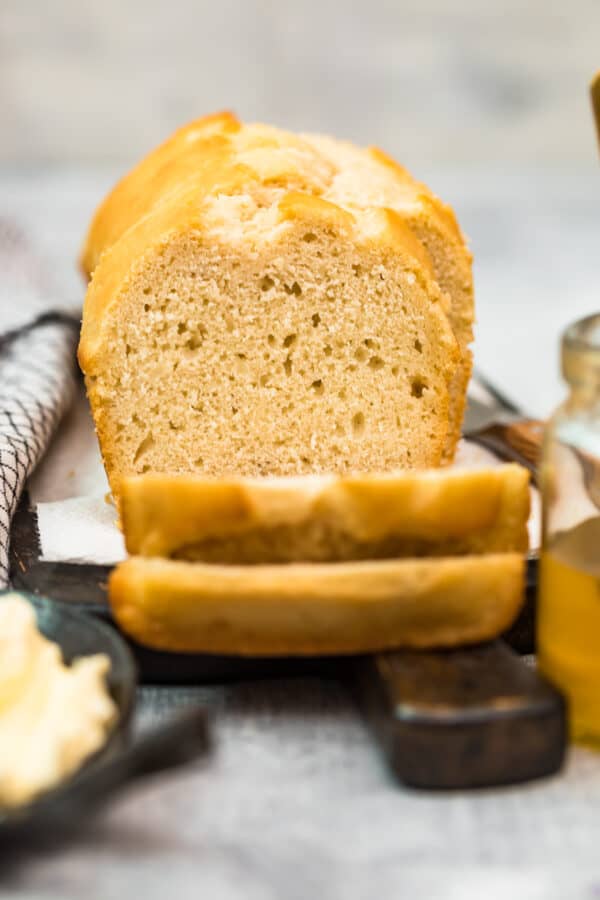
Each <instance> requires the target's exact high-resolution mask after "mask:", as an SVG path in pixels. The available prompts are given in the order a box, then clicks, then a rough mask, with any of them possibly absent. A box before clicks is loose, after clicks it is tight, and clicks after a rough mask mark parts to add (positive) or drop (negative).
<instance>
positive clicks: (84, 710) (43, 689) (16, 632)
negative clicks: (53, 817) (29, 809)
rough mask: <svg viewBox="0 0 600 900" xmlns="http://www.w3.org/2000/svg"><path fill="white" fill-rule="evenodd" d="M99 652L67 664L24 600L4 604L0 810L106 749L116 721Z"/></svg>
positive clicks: (105, 662) (0, 606)
mask: <svg viewBox="0 0 600 900" xmlns="http://www.w3.org/2000/svg"><path fill="white" fill-rule="evenodd" d="M109 667H110V662H109V659H108V657H107V656H105V655H103V654H98V655H95V656H88V657H83V658H81V659H78V660H75V662H74V663H73V664H72V665H70V666H66V665H65V664H64V662H63V659H62V655H61V651H60V648H59V647H58V646H57V644H55V643H53V642H52V641H49V640H47V639H46V638H45V637H44V636H43V635H42V634H40V632H39V631H38V628H37V623H36V616H35V611H34V610H33V608H32V607H31V606H30V604H29V603H27V601H26V600H24V599H23V598H22V597H20V596H19V595H18V594H6V595H5V596H4V597H3V598H1V599H0V806H16V805H18V804H21V803H26V802H27V801H29V800H31V799H32V798H33V797H35V796H36V794H38V793H40V792H41V791H43V790H46V789H48V788H50V787H52V786H54V785H56V784H57V783H58V782H60V781H62V780H63V779H64V778H66V777H67V776H68V775H70V774H71V773H73V772H74V771H75V770H76V769H77V768H79V766H80V765H81V764H82V762H83V761H84V760H85V759H86V758H87V757H88V756H90V755H91V754H92V753H94V752H95V751H96V750H98V749H99V748H100V747H101V746H102V744H103V743H104V742H105V740H106V736H107V732H108V730H109V728H110V726H111V724H112V723H113V721H114V719H115V717H116V706H115V704H114V702H113V700H112V699H111V697H110V694H109V692H108V689H107V685H106V674H107V672H108V670H109Z"/></svg>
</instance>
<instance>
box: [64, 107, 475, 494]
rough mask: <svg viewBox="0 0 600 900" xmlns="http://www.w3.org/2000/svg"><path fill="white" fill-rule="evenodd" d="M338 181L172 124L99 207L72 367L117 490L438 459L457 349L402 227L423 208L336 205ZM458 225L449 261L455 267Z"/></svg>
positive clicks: (446, 446) (314, 150) (324, 167)
mask: <svg viewBox="0 0 600 900" xmlns="http://www.w3.org/2000/svg"><path fill="white" fill-rule="evenodd" d="M365 152H366V151H365ZM376 164H377V165H379V166H380V168H381V170H382V171H386V172H387V169H386V168H385V166H384V164H383V163H376ZM341 170H342V164H341V162H340V163H339V164H338V163H336V162H335V161H332V160H331V159H329V158H328V156H327V155H326V154H324V153H323V152H320V151H319V149H318V147H316V146H315V145H314V144H313V143H311V142H310V140H307V139H304V138H302V137H300V136H297V135H292V134H288V133H286V132H282V131H279V130H277V129H274V128H268V127H266V126H259V125H248V126H242V125H241V124H240V123H239V122H237V120H236V119H235V118H234V117H232V116H230V115H222V116H217V117H212V118H211V119H208V120H204V121H201V122H197V123H192V125H190V126H187V127H186V128H185V129H182V130H181V131H180V132H179V133H178V134H177V135H175V136H174V137H173V138H172V139H170V140H169V141H168V142H167V143H166V144H164V145H163V146H162V147H161V148H159V149H158V150H157V151H155V152H154V153H152V154H150V156H149V157H148V158H147V159H146V160H145V161H144V162H143V163H141V164H140V166H139V167H137V168H136V169H135V170H134V171H133V172H132V173H130V175H129V176H127V177H126V178H125V179H124V180H123V181H122V182H121V183H120V184H119V185H118V186H117V188H116V189H115V190H114V191H113V192H112V194H111V195H110V197H109V198H108V199H107V201H106V202H105V203H104V204H103V205H102V207H101V209H100V210H99V211H98V214H97V216H96V218H95V221H94V224H93V225H92V228H91V230H90V234H89V238H88V243H87V247H86V251H85V253H84V257H85V263H84V264H85V267H86V268H87V269H88V270H91V269H94V274H93V278H92V280H91V282H90V285H89V289H88V293H87V296H86V301H85V307H84V315H83V328H82V337H81V344H80V350H79V358H80V362H81V365H82V368H83V369H84V372H85V375H86V385H87V389H88V394H89V398H90V402H91V406H92V412H93V415H94V419H95V423H96V429H97V432H98V437H99V441H100V446H101V450H102V454H103V458H104V462H105V466H106V469H107V473H108V476H109V481H110V483H111V488H112V489H113V492H114V493H115V495H117V497H118V494H119V482H120V479H121V478H122V477H124V476H127V475H132V474H139V473H143V472H156V471H168V472H171V473H193V472H199V473H202V474H205V475H210V476H223V475H228V474H232V473H235V474H237V475H251V476H257V475H264V474H278V475H282V474H306V473H310V472H338V473H342V472H350V471H362V470H370V471H375V470H382V471H389V470H391V469H394V468H398V467H400V466H402V467H406V468H423V467H427V466H436V465H439V464H440V463H441V462H443V461H446V460H447V459H448V458H449V456H451V452H452V451H453V448H454V444H455V443H456V435H454V432H453V428H454V426H453V425H452V422H453V417H454V413H453V412H452V410H453V409H454V408H455V407H456V399H455V398H454V394H453V392H454V387H453V386H454V384H455V380H456V378H457V374H458V372H459V369H461V367H462V365H463V356H464V354H462V355H461V348H460V341H458V340H457V338H456V337H455V333H454V328H453V326H452V323H451V322H450V321H449V318H448V316H449V315H452V309H453V305H454V301H453V300H452V299H451V298H450V299H449V296H448V291H447V290H446V289H443V290H442V289H440V286H439V284H438V281H437V276H436V266H437V268H438V270H439V272H441V268H440V267H439V265H438V264H437V263H435V264H434V262H433V260H432V257H431V255H430V253H429V252H428V250H427V248H426V247H425V245H424V240H423V239H422V238H421V239H420V238H419V237H418V236H417V231H418V228H417V227H416V224H415V223H416V219H415V223H413V222H412V218H411V216H413V213H414V210H415V209H419V208H420V207H419V203H420V202H421V201H419V202H416V201H415V204H413V207H414V208H413V207H410V204H409V205H408V206H406V209H405V210H404V212H405V213H406V215H404V214H403V213H401V212H399V210H400V209H401V207H402V204H401V203H400V200H399V199H398V196H397V195H399V193H400V192H399V191H398V190H397V191H396V194H395V195H394V196H393V197H392V193H391V191H389V192H388V193H384V194H382V195H381V196H373V198H370V197H369V198H362V197H361V195H360V193H359V192H357V194H356V196H355V197H354V200H353V202H351V200H350V199H349V200H348V201H344V202H342V200H341V199H340V200H339V201H338V202H336V201H335V199H334V196H335V190H334V189H335V184H336V178H337V176H338V174H339V173H340V171H341ZM390 171H391V170H390ZM394 179H396V180H394ZM398 179H399V176H397V177H396V176H393V177H390V179H389V180H390V184H394V185H396V183H397V181H398ZM406 184H407V185H408V186H409V187H410V185H413V184H415V185H416V183H413V182H412V181H411V180H410V179H409V178H408V176H406ZM407 190H408V188H407ZM410 190H412V191H413V194H414V193H415V191H416V193H417V195H418V194H419V189H418V186H414V187H410ZM330 191H333V193H331V195H330V193H329V192H330ZM419 196H420V195H419ZM392 201H393V202H392ZM427 202H428V203H429V202H430V201H429V200H427ZM423 203H425V201H423ZM431 203H433V201H431ZM431 203H430V205H431ZM409 207H410V208H409ZM433 208H435V209H436V210H437V206H436V205H435V203H433ZM411 209H412V210H413V211H412V212H411V211H410V210H411ZM440 209H441V207H440ZM415 215H416V213H415ZM432 216H433V213H432ZM435 216H437V219H436V221H438V219H439V221H440V222H442V220H443V221H446V219H445V218H444V216H443V215H442V213H441V212H440V211H439V210H438V211H437V212H436V214H435ZM435 216H434V218H435ZM417 218H418V217H417ZM446 218H447V217H446ZM419 221H421V219H419ZM424 221H425V220H424V219H423V222H422V223H421V224H423V223H424ZM432 221H433V219H432ZM411 223H412V224H411ZM440 227H441V226H440ZM423 228H424V230H426V229H425V226H424V224H423ZM448 228H449V226H448ZM450 232H451V229H449V231H448V233H450ZM431 233H432V234H433V232H431ZM427 234H429V232H427ZM457 234H458V237H456V235H455V236H454V237H453V241H454V243H453V244H451V245H450V244H448V246H449V248H450V249H449V250H448V255H449V257H451V256H453V254H454V253H456V254H458V255H459V256H460V257H461V259H462V260H463V261H464V260H467V265H468V260H469V256H468V251H467V250H466V248H465V247H464V245H463V244H462V242H461V241H462V239H461V238H460V234H459V233H458V232H457ZM431 246H432V250H433V251H434V255H436V258H437V257H438V256H439V253H438V252H437V251H435V248H434V247H433V244H432V245H431ZM436 246H437V245H436ZM453 248H454V249H453ZM438 249H439V248H438ZM440 252H441V251H440ZM440 258H441V257H440ZM440 277H441V275H440ZM461 370H462V369H461ZM450 445H451V446H450Z"/></svg>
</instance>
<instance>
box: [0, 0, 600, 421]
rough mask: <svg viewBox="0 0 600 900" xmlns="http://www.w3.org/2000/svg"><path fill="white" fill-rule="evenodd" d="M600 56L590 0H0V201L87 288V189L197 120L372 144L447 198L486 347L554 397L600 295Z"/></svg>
mask: <svg viewBox="0 0 600 900" xmlns="http://www.w3.org/2000/svg"><path fill="white" fill-rule="evenodd" d="M599 67H600V3H599V2H598V0H572V2H570V3H568V4H565V3H561V4H559V3H555V2H551V0H524V2H523V0H521V2H519V0H507V2H481V0H455V2H453V3H448V2H444V0H354V2H346V3H344V2H339V0H303V2H301V3H297V2H291V0H246V2H243V0H240V2H235V0H219V2H214V0H211V2H207V0H170V2H168V3H165V2H156V0H144V2H142V0H129V2H127V0H102V2H99V3H86V2H84V0H52V2H51V3H49V2H46V0H0V191H1V193H0V213H2V212H3V211H4V213H8V214H10V215H12V216H13V217H17V218H19V219H20V220H22V221H23V222H24V223H25V226H26V227H27V228H28V229H29V230H30V231H32V233H34V235H35V238H36V240H37V241H39V243H40V247H41V249H42V251H43V252H44V253H45V254H46V255H47V256H48V257H49V259H50V260H51V261H52V263H53V268H54V269H55V275H56V284H57V290H58V291H59V292H60V294H61V296H63V297H64V298H65V302H67V301H68V302H69V303H76V302H80V299H81V294H82V288H81V284H80V283H79V281H78V280H77V276H76V274H75V269H74V264H73V261H74V259H75V256H76V254H77V251H78V246H79V244H80V242H81V239H82V235H83V230H84V228H85V225H86V222H87V220H88V218H89V216H90V214H91V212H92V210H93V207H94V206H95V205H96V203H98V202H99V200H100V199H101V196H102V194H103V192H104V191H105V190H106V189H107V188H108V187H109V185H110V184H111V182H112V180H113V179H114V178H115V177H116V176H117V175H119V174H120V173H122V172H123V171H124V170H125V169H127V168H128V167H130V166H131V165H132V164H133V163H134V162H135V161H136V160H137V159H138V158H139V157H140V156H141V155H143V154H144V152H146V151H147V150H148V149H149V148H150V147H152V146H153V145H154V144H156V143H157V142H159V141H160V140H162V139H163V138H164V137H165V136H166V135H168V133H169V132H170V131H172V130H173V129H174V128H175V127H176V126H178V125H180V124H182V123H184V122H185V121H187V120H189V119H191V118H194V117H196V116H199V115H202V114H205V113H208V112H211V111H215V110H217V109H222V108H231V109H234V110H235V111H236V112H237V113H238V115H240V116H241V117H243V118H245V119H249V120H264V121H268V122H271V123H274V124H278V125H281V126H285V127H289V128H293V129H298V130H312V131H325V132H330V133H333V134H335V135H337V136H339V137H345V138H350V139H353V140H355V141H358V142H359V143H369V144H371V143H375V144H379V145H380V146H382V147H384V148H385V149H386V150H388V151H389V152H390V153H392V154H394V155H396V156H397V157H398V158H399V159H400V160H401V161H402V162H403V163H404V164H405V165H406V166H407V167H408V168H410V169H411V170H412V171H413V172H414V173H415V174H416V175H417V176H419V177H420V178H423V179H425V180H427V181H429V183H430V184H431V186H432V187H433V188H434V190H436V191H437V192H438V193H440V194H442V195H443V196H444V199H447V200H449V201H450V202H452V203H453V204H454V206H455V207H456V210H457V213H458V215H459V218H460V220H461V223H462V224H463V226H464V229H465V230H466V232H467V233H468V234H469V236H470V238H471V243H472V246H473V250H474V252H475V258H476V278H477V281H476V287H477V300H478V309H479V326H478V339H477V349H476V358H477V362H478V364H479V365H481V367H482V368H483V369H485V370H486V371H487V372H488V373H489V374H490V375H491V376H492V377H494V378H495V379H496V380H499V381H500V383H501V384H502V386H503V387H504V388H505V389H506V390H509V391H511V392H512V393H513V394H515V395H516V396H517V398H518V399H520V400H521V402H523V404H524V405H525V406H527V407H528V408H529V409H531V410H532V411H534V412H538V413H544V412H546V411H547V410H548V409H549V408H550V407H551V406H552V405H553V403H554V402H555V400H556V398H557V397H558V396H559V394H560V386H559V379H558V372H557V353H556V350H557V340H558V333H559V331H560V329H561V328H562V327H563V325H564V324H565V323H566V322H567V321H569V320H570V319H572V318H574V317H575V316H577V315H579V314H583V313H586V312H590V311H593V310H595V309H597V308H599V307H600V284H599V279H600V274H599V270H598V266H597V265H596V258H597V255H598V248H599V245H600V198H599V192H598V186H599V184H600V171H598V163H597V145H596V139H595V134H594V129H593V122H592V116H591V110H590V103H589V96H588V84H589V80H590V78H591V76H592V74H593V73H594V71H595V70H596V69H597V68H599ZM532 355H533V356H534V357H535V359H536V360H538V362H539V365H537V366H535V367H532V366H531V358H532ZM528 366H529V368H527V367H528Z"/></svg>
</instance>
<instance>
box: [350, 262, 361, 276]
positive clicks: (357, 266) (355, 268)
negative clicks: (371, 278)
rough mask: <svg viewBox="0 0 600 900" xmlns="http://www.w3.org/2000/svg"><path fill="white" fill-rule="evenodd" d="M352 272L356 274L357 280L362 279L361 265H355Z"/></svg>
mask: <svg viewBox="0 0 600 900" xmlns="http://www.w3.org/2000/svg"><path fill="white" fill-rule="evenodd" d="M352 271H353V272H354V274H355V275H356V277H357V278H360V276H361V275H362V266H361V265H359V264H358V263H354V264H353V266H352Z"/></svg>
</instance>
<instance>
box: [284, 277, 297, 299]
mask: <svg viewBox="0 0 600 900" xmlns="http://www.w3.org/2000/svg"><path fill="white" fill-rule="evenodd" d="M283 289H284V291H285V292H286V294H290V295H291V294H293V295H294V296H295V297H299V296H300V294H301V293H302V288H301V287H300V285H299V284H298V282H297V281H294V283H293V284H292V286H291V287H290V286H289V284H284V286H283Z"/></svg>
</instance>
